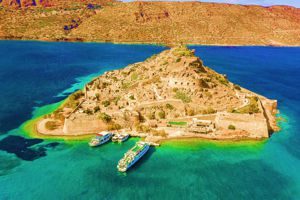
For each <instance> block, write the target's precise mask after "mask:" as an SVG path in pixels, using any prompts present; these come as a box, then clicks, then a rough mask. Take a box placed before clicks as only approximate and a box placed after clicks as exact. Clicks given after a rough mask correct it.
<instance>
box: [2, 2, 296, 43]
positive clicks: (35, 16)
mask: <svg viewBox="0 0 300 200" xmlns="http://www.w3.org/2000/svg"><path fill="white" fill-rule="evenodd" d="M5 2H21V3H19V4H17V6H16V7H17V8H20V9H12V7H13V6H7V3H5ZM26 2H29V3H27V4H26ZM30 2H33V0H31V1H12V0H10V1H9V0H3V2H2V6H0V15H1V19H0V24H1V26H0V38H3V39H37V40H51V41H53V40H76V41H100V42H124V43H163V44H179V43H184V44H205V45H275V46H299V45H300V9H298V8H294V7H289V6H272V7H262V6H244V5H232V4H220V3H203V2H130V3H122V2H115V1H110V0H102V1H100V0H99V1H80V0H77V1H59V0H56V1H55V0H48V1H34V2H35V3H30ZM38 2H40V3H38ZM42 2H43V3H42ZM32 4H33V6H32ZM0 5H1V4H0ZM12 5H16V4H15V3H12ZM26 5H27V6H26Z"/></svg>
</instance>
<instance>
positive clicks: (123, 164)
mask: <svg viewBox="0 0 300 200" xmlns="http://www.w3.org/2000/svg"><path fill="white" fill-rule="evenodd" d="M149 148H150V145H149V144H148V143H147V142H141V141H140V142H137V143H136V145H135V146H134V147H132V148H131V149H130V150H129V151H128V152H127V153H125V154H124V157H123V158H122V159H121V160H120V161H119V163H118V166H117V168H118V170H119V171H120V172H126V171H127V170H128V169H129V168H130V167H131V166H132V165H134V164H135V163H136V162H137V161H138V160H139V159H140V158H141V157H142V156H143V155H145V153H146V152H147V151H148V150H149Z"/></svg>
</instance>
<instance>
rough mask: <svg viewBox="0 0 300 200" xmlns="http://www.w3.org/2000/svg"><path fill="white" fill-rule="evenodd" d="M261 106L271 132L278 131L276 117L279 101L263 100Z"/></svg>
mask: <svg viewBox="0 0 300 200" xmlns="http://www.w3.org/2000/svg"><path fill="white" fill-rule="evenodd" d="M261 105H262V107H263V110H264V114H265V117H266V118H267V121H268V126H269V131H270V132H273V131H278V130H279V127H278V126H277V123H276V116H275V114H276V113H277V100H270V99H263V100H261Z"/></svg>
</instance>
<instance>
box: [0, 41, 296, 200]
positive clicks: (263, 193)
mask: <svg viewBox="0 0 300 200" xmlns="http://www.w3.org/2000/svg"><path fill="white" fill-rule="evenodd" d="M191 48H194V49H196V54H197V55H198V56H200V57H201V59H202V60H203V61H204V64H205V65H207V66H209V67H211V68H213V69H214V70H216V71H218V72H220V73H223V74H227V75H228V77H229V79H230V80H231V81H233V82H235V83H237V84H240V85H241V86H243V87H246V88H248V89H250V90H253V91H255V92H257V93H260V94H262V95H264V96H267V97H269V98H274V99H278V103H279V109H280V112H281V113H280V115H281V116H282V117H284V118H285V119H286V122H281V127H282V130H281V131H280V132H278V133H276V134H274V135H273V136H272V137H271V138H270V139H269V140H268V141H266V142H265V143H256V142H254V143H249V144H248V143H247V144H244V143H242V144H239V143H237V144H231V145H223V144H222V143H221V144H220V143H215V142H203V141H193V142H192V141H188V142H182V143H178V142H167V143H164V144H163V145H162V147H159V148H155V149H151V151H150V152H149V153H148V154H147V155H146V156H145V158H143V160H141V162H139V163H138V164H137V165H136V166H135V167H134V168H133V169H132V170H130V171H129V172H128V173H127V174H126V176H124V175H122V174H119V173H118V172H117V170H116V164H117V162H118V160H119V159H120V158H121V157H122V155H123V153H124V152H126V151H127V150H128V149H129V148H130V147H131V146H132V145H133V144H134V142H135V141H136V139H130V140H129V141H128V142H126V143H124V144H122V145H116V144H107V145H104V146H102V147H101V148H97V149H91V148H88V146H87V145H86V142H83V143H80V142H78V143H65V142H63V141H51V140H40V139H34V138H23V137H22V136H23V135H22V130H21V129H20V128H19V126H20V125H21V123H23V122H24V121H26V120H28V119H30V118H31V117H32V115H33V114H35V113H38V112H42V111H41V110H42V109H44V108H45V107H44V106H45V105H47V104H51V103H55V102H58V101H60V100H62V99H63V98H65V96H66V95H67V94H68V93H70V92H72V91H74V90H76V89H78V88H80V87H82V86H83V84H84V83H86V82H88V81H89V80H91V79H92V77H95V76H97V75H99V74H101V73H103V72H104V71H107V70H111V69H116V68H121V67H124V66H126V65H128V64H130V63H134V62H138V61H142V60H144V59H145V58H147V57H149V56H151V55H152V54H154V53H158V52H160V51H162V50H164V49H166V48H165V47H160V46H150V45H113V44H95V43H47V42H31V41H30V42H29V41H28V42H23V41H0V80H1V81H0V88H1V95H0V105H1V107H0V133H1V135H0V199H1V200H2V199H141V198H143V199H295V200H296V199H300V174H299V169H300V150H299V145H300V134H299V130H300V125H299V124H298V121H299V119H300V108H299V102H300V101H299V100H300V93H299V86H300V80H299V79H300V69H299V68H300V66H299V63H300V48H275V47H205V46H192V47H191Z"/></svg>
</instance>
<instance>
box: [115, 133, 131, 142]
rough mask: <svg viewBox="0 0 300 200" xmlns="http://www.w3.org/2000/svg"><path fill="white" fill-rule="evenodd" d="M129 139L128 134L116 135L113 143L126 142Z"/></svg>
mask: <svg viewBox="0 0 300 200" xmlns="http://www.w3.org/2000/svg"><path fill="white" fill-rule="evenodd" d="M128 138H129V134H128V133H116V134H115V135H114V136H113V137H112V139H111V140H112V141H113V142H119V143H121V142H124V141H126V140H127V139H128Z"/></svg>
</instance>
